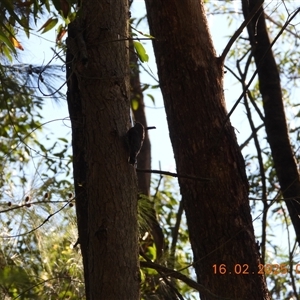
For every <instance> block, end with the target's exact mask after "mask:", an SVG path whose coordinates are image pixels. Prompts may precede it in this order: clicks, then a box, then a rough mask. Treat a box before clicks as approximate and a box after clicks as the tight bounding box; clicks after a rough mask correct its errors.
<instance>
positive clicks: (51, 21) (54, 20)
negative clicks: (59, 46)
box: [38, 18, 58, 33]
mask: <svg viewBox="0 0 300 300" xmlns="http://www.w3.org/2000/svg"><path fill="white" fill-rule="evenodd" d="M57 22H58V19H57V18H50V19H48V20H47V21H46V23H45V24H44V25H43V26H42V27H41V28H40V29H39V30H38V31H41V30H42V29H43V31H42V33H45V32H47V31H49V30H51V29H52V28H53V27H54V26H55V25H56V24H57Z"/></svg>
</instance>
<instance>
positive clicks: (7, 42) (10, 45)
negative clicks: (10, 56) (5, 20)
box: [0, 31, 16, 53]
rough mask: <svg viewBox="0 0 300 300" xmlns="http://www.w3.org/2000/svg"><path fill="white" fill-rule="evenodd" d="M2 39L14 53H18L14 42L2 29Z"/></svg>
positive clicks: (0, 38)
mask: <svg viewBox="0 0 300 300" xmlns="http://www.w3.org/2000/svg"><path fill="white" fill-rule="evenodd" d="M0 40H1V41H2V42H4V43H5V44H6V45H7V46H8V47H9V48H10V49H11V50H12V51H13V53H16V49H15V47H14V44H13V43H12V42H11V41H10V40H9V38H8V37H7V36H6V35H5V34H4V33H3V32H2V31H0Z"/></svg>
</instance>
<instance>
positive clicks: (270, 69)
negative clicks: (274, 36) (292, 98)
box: [242, 0, 300, 244]
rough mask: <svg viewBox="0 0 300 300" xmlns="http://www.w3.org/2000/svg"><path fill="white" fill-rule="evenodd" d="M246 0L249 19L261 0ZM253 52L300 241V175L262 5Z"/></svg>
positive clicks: (270, 139) (277, 164)
mask: <svg viewBox="0 0 300 300" xmlns="http://www.w3.org/2000/svg"><path fill="white" fill-rule="evenodd" d="M258 1H259V2H262V1H261V0H250V1H248V0H247V1H244V0H243V1H242V4H243V13H244V16H245V18H246V17H247V16H248V15H249V13H250V12H251V10H252V9H253V7H254V6H255V5H256V3H257V2H258ZM247 29H248V33H249V37H250V42H251V46H252V53H253V56H254V59H255V63H256V66H257V68H258V78H259V88H260V92H261V95H262V99H263V106H264V112H265V126H266V132H267V137H268V142H269V144H270V148H271V151H272V157H273V161H274V166H275V170H276V174H277V176H278V180H279V183H280V187H281V191H282V194H283V197H284V198H285V199H286V200H285V203H286V206H287V208H288V211H289V214H290V217H291V220H292V223H293V226H294V229H295V232H296V237H297V241H298V243H299V244H300V218H299V215H300V196H299V195H300V178H299V172H298V168H297V162H296V160H295V157H294V154H293V149H292V147H291V143H290V140H289V134H288V128H287V123H286V118H285V112H284V106H283V99H282V92H281V86H280V77H279V71H278V68H277V65H276V62H275V59H274V55H273V52H272V50H270V45H271V43H270V40H269V36H268V31H267V28H266V22H265V17H264V10H263V8H262V7H261V8H260V10H259V11H258V12H257V14H256V16H255V17H254V18H253V19H252V22H251V23H250V24H249V25H248V27H247Z"/></svg>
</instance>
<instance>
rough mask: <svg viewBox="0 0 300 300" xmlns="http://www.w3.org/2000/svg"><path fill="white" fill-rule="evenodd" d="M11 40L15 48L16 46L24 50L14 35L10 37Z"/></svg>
mask: <svg viewBox="0 0 300 300" xmlns="http://www.w3.org/2000/svg"><path fill="white" fill-rule="evenodd" d="M11 41H12V43H13V45H14V47H15V48H18V49H20V50H24V48H23V46H22V45H21V44H20V43H19V42H18V40H17V39H16V38H15V37H11Z"/></svg>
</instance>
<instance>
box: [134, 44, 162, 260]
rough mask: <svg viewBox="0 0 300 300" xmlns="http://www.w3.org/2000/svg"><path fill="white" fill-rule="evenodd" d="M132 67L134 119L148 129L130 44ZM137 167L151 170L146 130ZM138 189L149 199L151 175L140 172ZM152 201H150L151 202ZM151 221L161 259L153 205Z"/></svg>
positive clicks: (137, 73)
mask: <svg viewBox="0 0 300 300" xmlns="http://www.w3.org/2000/svg"><path fill="white" fill-rule="evenodd" d="M130 50H131V51H130V67H131V76H130V87H131V93H130V97H131V101H133V100H134V101H137V103H138V108H137V109H136V110H133V115H134V118H135V120H136V121H137V122H140V123H142V124H143V125H144V126H145V128H146V127H147V120H146V114H145V103H144V95H143V92H142V89H141V82H140V71H139V65H138V58H137V55H136V54H135V52H134V47H133V43H132V42H130ZM137 167H138V169H141V170H150V169H151V144H150V139H149V134H148V131H147V130H146V133H145V139H144V143H143V147H142V149H141V152H140V154H139V156H138V159H137ZM137 178H138V189H139V193H141V194H143V195H145V196H147V197H149V196H150V179H151V173H145V172H138V173H137ZM149 201H150V200H149ZM150 213H151V216H152V217H151V219H150V220H149V222H150V224H149V225H150V227H151V234H152V236H153V239H154V243H155V246H156V257H157V259H160V258H161V257H162V254H163V251H164V248H165V244H164V235H163V231H162V229H161V227H160V225H159V223H158V220H157V217H156V211H155V209H154V204H152V209H151V212H150Z"/></svg>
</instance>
